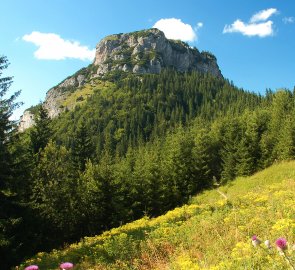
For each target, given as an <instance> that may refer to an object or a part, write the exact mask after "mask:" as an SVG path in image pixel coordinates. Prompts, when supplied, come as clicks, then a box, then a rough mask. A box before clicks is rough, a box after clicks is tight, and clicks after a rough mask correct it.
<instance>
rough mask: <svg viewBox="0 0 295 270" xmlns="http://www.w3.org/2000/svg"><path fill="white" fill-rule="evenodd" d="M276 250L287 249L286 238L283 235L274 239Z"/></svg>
mask: <svg viewBox="0 0 295 270" xmlns="http://www.w3.org/2000/svg"><path fill="white" fill-rule="evenodd" d="M276 246H277V249H278V251H284V250H286V249H287V240H286V239H285V238H283V237H281V238H278V239H277V241H276Z"/></svg>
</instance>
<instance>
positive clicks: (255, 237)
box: [252, 235, 261, 247]
mask: <svg viewBox="0 0 295 270" xmlns="http://www.w3.org/2000/svg"><path fill="white" fill-rule="evenodd" d="M260 244H261V241H260V240H259V239H258V237H257V236H256V235H253V236H252V245H253V246H254V247H257V246H259V245H260Z"/></svg>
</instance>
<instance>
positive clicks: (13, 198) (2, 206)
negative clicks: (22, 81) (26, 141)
mask: <svg viewBox="0 0 295 270" xmlns="http://www.w3.org/2000/svg"><path fill="white" fill-rule="evenodd" d="M8 64H9V63H8V60H7V58H6V57H5V56H1V57H0V258H1V268H2V269H8V268H9V267H10V266H11V265H12V264H13V263H15V261H14V260H15V259H16V258H17V252H18V248H17V245H16V243H15V242H16V241H17V240H16V239H15V233H16V231H17V230H19V229H20V228H19V224H20V222H21V217H20V216H21V207H20V205H19V204H18V201H17V194H16V193H15V190H14V186H15V184H14V182H15V181H16V175H15V170H14V167H15V166H14V161H13V158H12V156H11V152H10V150H9V148H10V145H11V143H12V141H13V137H14V135H15V131H16V123H15V122H14V121H11V120H10V117H11V116H12V113H13V110H14V109H15V108H16V107H18V106H19V105H20V104H19V103H16V102H15V100H16V98H17V97H18V95H19V94H20V91H18V92H16V93H14V94H13V95H12V96H10V97H8V98H6V95H7V94H8V90H9V88H10V86H11V84H12V77H2V74H3V71H4V70H5V69H6V68H7V67H8Z"/></svg>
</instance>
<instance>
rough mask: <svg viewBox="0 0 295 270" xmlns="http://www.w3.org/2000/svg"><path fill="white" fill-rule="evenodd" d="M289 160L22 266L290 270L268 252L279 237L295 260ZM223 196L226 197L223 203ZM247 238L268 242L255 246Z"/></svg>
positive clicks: (293, 167) (293, 168)
mask: <svg viewBox="0 0 295 270" xmlns="http://www.w3.org/2000/svg"><path fill="white" fill-rule="evenodd" d="M294 180H295V162H294V161H290V162H283V163H279V164H276V165H273V166H272V167H270V168H268V169H265V170H264V171H261V172H259V173H256V174H254V175H253V176H251V177H239V178H237V179H236V180H235V181H233V182H230V183H229V184H226V185H223V186H221V187H220V188H218V189H212V190H210V191H206V192H204V193H202V194H200V195H198V196H195V197H193V198H192V199H191V201H190V203H189V204H187V205H184V206H182V207H180V208H176V209H174V210H172V211H169V212H167V213H166V214H165V215H163V216H159V217H157V218H148V217H144V218H142V219H139V220H136V221H134V222H132V223H128V224H126V225H123V226H121V227H118V228H115V229H112V230H110V231H106V232H104V233H103V234H101V235H98V236H95V237H86V238H84V239H82V240H81V241H80V242H79V243H77V244H72V245H70V246H68V247H66V248H65V249H63V250H54V251H52V252H51V253H38V254H37V255H36V256H35V257H34V258H32V259H30V260H28V261H26V262H25V263H24V264H22V265H21V267H20V269H23V268H24V266H26V265H28V264H38V265H39V267H40V269H48V270H49V269H58V265H59V263H60V262H63V261H71V262H73V263H74V264H75V265H76V266H75V269H89V270H90V269H175V270H190V269H212V270H213V269H214V270H219V269H223V270H225V269H227V270H228V269H233V270H234V269H278V270H279V269H292V268H290V265H289V263H288V262H287V261H286V260H285V259H284V256H282V255H279V252H278V251H277V250H276V248H275V244H274V242H275V240H276V239H277V238H279V237H285V238H286V239H287V240H288V244H289V246H288V250H287V251H285V254H286V256H288V259H289V262H291V263H293V264H294V263H295V250H294V247H293V249H292V245H293V244H294V243H295V201H294V197H295V181H294ZM225 196H226V198H225ZM252 235H257V236H258V237H259V238H260V239H261V240H263V241H264V240H270V242H271V245H272V248H271V249H268V248H267V247H266V246H264V244H261V246H259V247H254V246H253V245H252V244H251V237H252Z"/></svg>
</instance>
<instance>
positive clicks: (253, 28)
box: [223, 20, 273, 37]
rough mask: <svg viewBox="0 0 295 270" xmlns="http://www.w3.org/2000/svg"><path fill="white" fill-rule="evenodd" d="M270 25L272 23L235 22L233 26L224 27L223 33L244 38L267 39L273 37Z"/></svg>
mask: <svg viewBox="0 0 295 270" xmlns="http://www.w3.org/2000/svg"><path fill="white" fill-rule="evenodd" d="M272 25H273V22H272V21H267V22H263V23H250V24H247V23H244V22H242V21H241V20H236V21H235V22H234V23H233V24H231V25H226V26H225V27H224V29H223V33H242V34H243V35H244V36H259V37H267V36H271V35H273V28H272Z"/></svg>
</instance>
